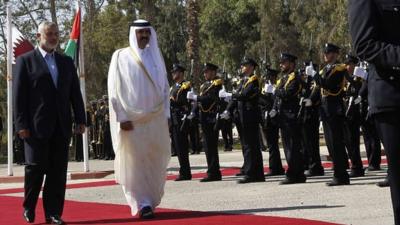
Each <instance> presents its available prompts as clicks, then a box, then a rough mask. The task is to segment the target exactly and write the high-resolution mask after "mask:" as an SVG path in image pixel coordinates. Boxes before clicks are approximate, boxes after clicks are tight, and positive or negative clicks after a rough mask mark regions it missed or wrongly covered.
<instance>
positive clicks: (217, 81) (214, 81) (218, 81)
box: [212, 79, 224, 86]
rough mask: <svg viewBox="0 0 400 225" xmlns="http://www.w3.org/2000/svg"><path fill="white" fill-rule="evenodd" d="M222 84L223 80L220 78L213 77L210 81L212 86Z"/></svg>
mask: <svg viewBox="0 0 400 225" xmlns="http://www.w3.org/2000/svg"><path fill="white" fill-rule="evenodd" d="M222 84H224V81H223V80H222V79H215V80H213V82H212V85H213V86H219V85H222Z"/></svg>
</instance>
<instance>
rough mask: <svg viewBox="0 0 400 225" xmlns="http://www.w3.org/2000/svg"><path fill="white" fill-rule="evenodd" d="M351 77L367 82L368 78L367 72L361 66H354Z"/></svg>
mask: <svg viewBox="0 0 400 225" xmlns="http://www.w3.org/2000/svg"><path fill="white" fill-rule="evenodd" d="M353 75H354V76H356V77H360V78H362V79H363V80H367V78H368V72H367V70H366V69H365V68H363V67H361V66H356V68H354V72H353Z"/></svg>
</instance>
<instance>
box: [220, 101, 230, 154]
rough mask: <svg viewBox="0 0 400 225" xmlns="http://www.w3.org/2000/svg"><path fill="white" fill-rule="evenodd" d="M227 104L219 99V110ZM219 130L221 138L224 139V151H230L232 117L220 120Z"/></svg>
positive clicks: (222, 109) (223, 108)
mask: <svg viewBox="0 0 400 225" xmlns="http://www.w3.org/2000/svg"><path fill="white" fill-rule="evenodd" d="M227 106H228V103H227V102H225V101H221V111H224V110H225V109H226V108H227ZM220 130H221V134H222V139H223V140H224V148H225V151H232V148H233V134H232V119H231V118H229V119H227V120H221V122H220Z"/></svg>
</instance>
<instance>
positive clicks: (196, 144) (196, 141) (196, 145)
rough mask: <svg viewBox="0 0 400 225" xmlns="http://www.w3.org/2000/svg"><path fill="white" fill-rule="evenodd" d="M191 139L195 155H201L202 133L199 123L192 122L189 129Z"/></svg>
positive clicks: (191, 146)
mask: <svg viewBox="0 0 400 225" xmlns="http://www.w3.org/2000/svg"><path fill="white" fill-rule="evenodd" d="M189 138H190V148H191V149H192V151H193V153H200V151H201V143H200V132H199V123H198V122H197V121H194V120H193V121H192V122H191V123H190V128H189Z"/></svg>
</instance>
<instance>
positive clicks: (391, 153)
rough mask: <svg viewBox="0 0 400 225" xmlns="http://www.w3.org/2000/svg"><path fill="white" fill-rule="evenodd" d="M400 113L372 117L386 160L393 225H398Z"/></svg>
mask: <svg viewBox="0 0 400 225" xmlns="http://www.w3.org/2000/svg"><path fill="white" fill-rule="evenodd" d="M399 113H400V111H399V110H397V111H393V112H385V113H379V114H376V115H374V118H375V123H376V128H377V130H378V134H379V137H380V138H381V140H382V143H383V146H384V148H385V151H386V156H387V160H388V168H389V169H388V175H389V184H390V193H391V196H392V205H393V212H394V219H395V224H396V225H400V147H399V146H400V117H399Z"/></svg>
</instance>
